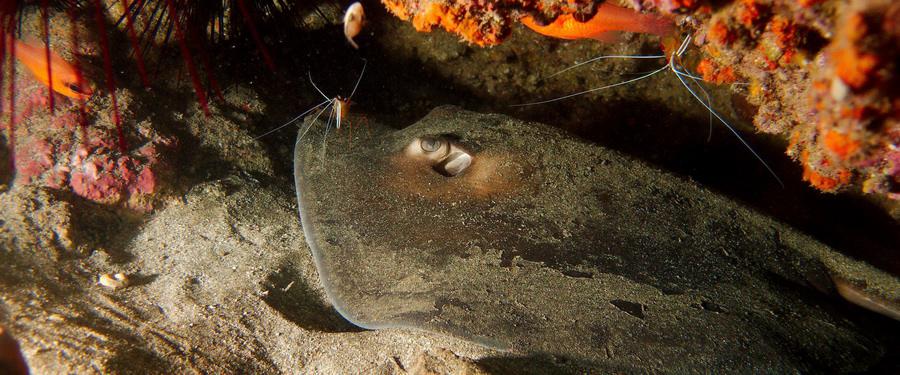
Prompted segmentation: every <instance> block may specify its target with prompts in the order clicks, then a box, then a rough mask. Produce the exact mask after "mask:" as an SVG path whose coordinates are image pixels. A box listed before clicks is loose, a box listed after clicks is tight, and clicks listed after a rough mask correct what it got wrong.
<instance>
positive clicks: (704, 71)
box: [697, 59, 735, 84]
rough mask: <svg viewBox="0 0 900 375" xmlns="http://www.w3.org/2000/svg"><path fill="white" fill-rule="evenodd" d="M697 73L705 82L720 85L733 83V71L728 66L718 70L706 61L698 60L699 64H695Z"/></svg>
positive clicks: (713, 64)
mask: <svg viewBox="0 0 900 375" xmlns="http://www.w3.org/2000/svg"><path fill="white" fill-rule="evenodd" d="M697 72H699V73H700V74H701V75H702V76H703V80H704V81H707V82H712V83H716V84H722V83H730V82H734V81H735V76H734V70H733V69H732V68H731V67H730V66H726V67H722V68H720V67H718V66H717V65H716V64H715V63H714V62H712V61H710V60H708V59H703V60H700V63H699V64H697Z"/></svg>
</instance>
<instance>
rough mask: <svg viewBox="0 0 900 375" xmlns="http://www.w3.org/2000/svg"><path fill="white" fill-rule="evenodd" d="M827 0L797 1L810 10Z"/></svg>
mask: <svg viewBox="0 0 900 375" xmlns="http://www.w3.org/2000/svg"><path fill="white" fill-rule="evenodd" d="M823 1H825V0H797V3H798V4H800V6H802V7H804V8H809V7H811V6H814V5H818V4H819V3H821V2H823Z"/></svg>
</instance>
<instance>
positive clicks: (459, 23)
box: [412, 3, 500, 47]
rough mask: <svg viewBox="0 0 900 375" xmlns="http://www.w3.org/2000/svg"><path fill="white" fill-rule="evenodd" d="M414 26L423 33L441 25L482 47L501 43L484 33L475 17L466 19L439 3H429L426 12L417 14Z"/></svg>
mask: <svg viewBox="0 0 900 375" xmlns="http://www.w3.org/2000/svg"><path fill="white" fill-rule="evenodd" d="M412 24H413V27H415V28H416V30H418V31H422V32H429V31H431V29H432V28H433V27H434V26H437V25H440V26H441V27H443V28H444V29H445V30H447V31H449V32H452V33H457V34H459V35H461V36H462V37H463V38H464V39H465V40H467V41H469V42H472V43H475V44H477V45H478V46H480V47H484V46H486V45H495V44H499V43H500V39H499V38H498V37H497V36H496V35H494V34H485V33H484V32H482V31H481V27H479V25H478V21H477V20H476V19H474V18H473V17H464V16H463V15H461V14H457V13H456V12H454V10H453V9H451V8H449V7H448V6H446V5H442V4H438V3H429V4H428V6H427V7H426V8H425V11H424V12H418V13H416V14H415V15H414V16H413V19H412Z"/></svg>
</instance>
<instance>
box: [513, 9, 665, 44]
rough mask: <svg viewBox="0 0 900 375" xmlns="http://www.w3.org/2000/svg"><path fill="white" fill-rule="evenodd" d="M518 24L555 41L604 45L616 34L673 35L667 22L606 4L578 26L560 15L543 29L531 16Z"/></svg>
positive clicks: (571, 18) (577, 22)
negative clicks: (583, 41) (625, 32)
mask: <svg viewBox="0 0 900 375" xmlns="http://www.w3.org/2000/svg"><path fill="white" fill-rule="evenodd" d="M522 24H524V25H525V26H528V28H530V29H532V30H534V31H536V32H537V33H539V34H543V35H547V36H552V37H555V38H560V39H595V40H600V41H607V42H608V41H612V40H615V32H616V31H628V32H633V33H646V34H654V35H659V36H666V35H669V34H671V33H672V31H673V26H672V22H671V21H670V20H667V19H665V18H662V17H658V16H654V15H649V14H642V13H638V12H635V11H633V10H631V9H628V8H623V7H620V6H616V5H612V4H610V3H608V2H607V3H603V4H600V5H599V8H598V9H597V13H595V14H594V17H593V18H591V19H589V20H587V21H585V22H579V21H578V20H576V19H575V17H574V16H573V15H571V14H563V15H561V16H559V17H557V18H556V20H554V21H553V22H551V23H550V24H547V25H544V26H541V25H540V24H538V23H537V22H536V21H535V20H534V18H532V17H531V16H527V17H524V18H522Z"/></svg>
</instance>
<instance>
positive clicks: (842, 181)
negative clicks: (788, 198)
mask: <svg viewBox="0 0 900 375" xmlns="http://www.w3.org/2000/svg"><path fill="white" fill-rule="evenodd" d="M800 161H801V162H802V163H803V180H804V181H808V182H809V184H810V185H812V186H813V187H815V188H817V189H819V190H821V191H825V192H834V191H836V190H837V189H838V188H840V187H841V186H844V185H846V184H847V183H848V182H850V171H847V170H845V169H840V170H838V171H837V172H836V176H834V177H829V176H824V175H822V174H820V173H819V172H817V171H816V170H815V169H814V168H813V167H812V166H811V165H810V164H809V150H803V152H802V153H801V154H800ZM822 164H823V166H827V165H828V162H827V161H826V160H823V161H822Z"/></svg>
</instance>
